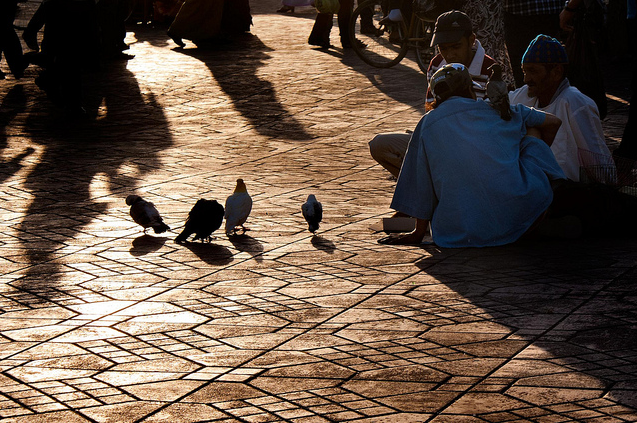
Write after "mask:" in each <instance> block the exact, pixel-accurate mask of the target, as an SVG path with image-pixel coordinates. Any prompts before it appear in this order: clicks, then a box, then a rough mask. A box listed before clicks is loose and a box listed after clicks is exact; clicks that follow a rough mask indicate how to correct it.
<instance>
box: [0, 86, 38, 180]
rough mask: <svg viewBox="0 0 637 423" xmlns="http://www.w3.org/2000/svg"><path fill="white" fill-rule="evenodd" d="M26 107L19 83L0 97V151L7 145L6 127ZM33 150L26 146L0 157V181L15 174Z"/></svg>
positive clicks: (22, 89)
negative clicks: (9, 155) (5, 156)
mask: <svg viewBox="0 0 637 423" xmlns="http://www.w3.org/2000/svg"><path fill="white" fill-rule="evenodd" d="M26 107H27V97H26V95H25V93H24V88H23V86H22V85H21V84H18V85H15V86H13V87H12V88H11V89H10V90H9V92H8V93H7V94H6V95H5V96H4V98H3V99H2V102H1V103H0V151H1V150H6V149H7V147H8V146H9V138H8V134H7V127H8V126H9V125H10V124H11V122H12V121H13V119H14V118H15V117H16V116H17V115H18V114H20V113H23V112H24V111H25V110H26ZM34 152H35V149H34V148H32V147H28V148H26V149H25V150H24V151H23V152H22V153H19V154H17V155H15V156H13V157H11V158H9V159H5V158H4V157H3V158H2V159H0V183H2V182H4V181H6V180H7V179H9V178H10V177H11V176H13V175H15V174H16V173H17V172H18V171H19V170H20V169H21V168H22V161H23V160H24V159H25V158H26V157H28V156H30V155H31V154H33V153H34Z"/></svg>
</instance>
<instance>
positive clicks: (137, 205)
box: [126, 194, 170, 234]
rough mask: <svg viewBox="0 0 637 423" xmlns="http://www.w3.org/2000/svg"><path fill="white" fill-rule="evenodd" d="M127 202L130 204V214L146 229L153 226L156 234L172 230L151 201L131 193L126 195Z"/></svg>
mask: <svg viewBox="0 0 637 423" xmlns="http://www.w3.org/2000/svg"><path fill="white" fill-rule="evenodd" d="M126 204H128V205H129V206H130V215H131V217H132V218H133V220H134V221H135V223H137V224H138V225H141V226H142V227H143V228H144V233H146V229H148V228H153V230H154V231H155V233H156V234H160V233H162V232H166V231H168V230H170V227H169V226H168V225H166V224H165V223H164V220H163V219H162V218H161V216H160V215H159V212H158V211H157V209H156V208H155V205H154V204H153V203H151V202H150V201H146V200H143V199H142V197H140V196H139V195H134V194H131V195H129V196H128V197H126Z"/></svg>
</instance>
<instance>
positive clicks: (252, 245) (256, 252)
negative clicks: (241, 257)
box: [228, 234, 263, 262]
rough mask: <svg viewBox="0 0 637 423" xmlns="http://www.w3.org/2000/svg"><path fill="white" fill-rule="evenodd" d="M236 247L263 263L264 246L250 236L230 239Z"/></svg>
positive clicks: (235, 236) (236, 236) (241, 235)
mask: <svg viewBox="0 0 637 423" xmlns="http://www.w3.org/2000/svg"><path fill="white" fill-rule="evenodd" d="M228 239H229V240H230V242H231V243H232V245H234V247H235V248H236V249H237V250H239V251H241V252H244V253H248V254H250V255H251V256H252V258H254V259H255V260H256V261H258V262H260V261H263V244H262V243H261V242H259V241H257V239H256V238H253V237H251V236H250V235H246V234H240V235H231V236H229V237H228Z"/></svg>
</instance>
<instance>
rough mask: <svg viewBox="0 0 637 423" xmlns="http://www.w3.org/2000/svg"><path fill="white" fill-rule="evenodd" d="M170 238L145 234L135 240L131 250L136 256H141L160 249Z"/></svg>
mask: <svg viewBox="0 0 637 423" xmlns="http://www.w3.org/2000/svg"><path fill="white" fill-rule="evenodd" d="M167 240H168V238H165V237H161V238H160V237H155V236H152V235H148V234H144V235H142V236H139V237H137V238H135V239H134V240H133V245H132V247H131V248H130V250H129V252H130V253H131V255H133V256H135V257H140V256H143V255H146V254H148V253H152V252H154V251H157V250H159V249H160V248H161V247H163V246H164V244H165V243H166V241H167Z"/></svg>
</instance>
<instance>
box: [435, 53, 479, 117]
mask: <svg viewBox="0 0 637 423" xmlns="http://www.w3.org/2000/svg"><path fill="white" fill-rule="evenodd" d="M429 88H430V89H431V92H432V94H433V95H434V98H435V102H434V108H436V107H438V106H440V105H441V104H442V103H443V102H444V101H446V100H447V99H448V98H449V97H452V96H458V97H465V98H471V99H474V100H475V99H476V93H475V92H474V91H473V80H472V79H471V75H470V74H469V70H468V69H467V67H466V66H464V65H463V64H461V63H451V64H449V65H446V66H444V67H442V68H440V69H438V70H437V71H436V72H435V73H434V74H433V75H432V76H431V80H430V81H429Z"/></svg>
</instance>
